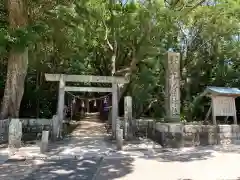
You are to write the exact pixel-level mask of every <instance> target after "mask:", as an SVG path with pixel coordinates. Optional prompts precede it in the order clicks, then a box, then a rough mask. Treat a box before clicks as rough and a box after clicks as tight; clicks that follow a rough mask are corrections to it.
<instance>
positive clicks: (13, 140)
mask: <svg viewBox="0 0 240 180" xmlns="http://www.w3.org/2000/svg"><path fill="white" fill-rule="evenodd" d="M21 139H22V122H21V121H20V120H19V119H11V121H10V124H9V137H8V143H9V148H14V149H15V148H20V147H21Z"/></svg>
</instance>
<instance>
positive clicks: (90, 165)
mask: <svg viewBox="0 0 240 180" xmlns="http://www.w3.org/2000/svg"><path fill="white" fill-rule="evenodd" d="M72 135H73V136H72V137H71V138H69V139H65V140H63V141H61V142H58V143H56V144H54V145H51V147H50V149H51V152H49V153H48V154H47V155H42V154H40V153H39V148H38V147H37V146H36V145H32V146H31V147H24V148H21V149H20V150H19V152H18V153H17V154H16V155H15V156H16V157H17V156H18V157H19V159H20V160H19V161H16V160H15V161H14V160H12V161H11V160H9V161H7V162H6V163H4V164H3V165H1V166H0V179H1V180H19V179H23V180H35V179H36V180H38V179H39V180H40V179H45V180H50V179H55V180H65V179H73V180H74V179H76V180H136V179H138V180H146V179H151V180H159V179H161V180H240V171H239V166H240V146H239V145H232V146H231V145H229V146H227V147H220V146H209V147H198V148H182V149H162V148H157V149H152V148H150V147H149V146H146V148H145V149H144V148H142V149H139V150H137V149H134V150H133V149H131V148H130V149H128V151H118V152H117V151H115V145H111V144H108V143H107V142H106V141H105V140H104V135H105V130H104V125H103V124H101V123H98V122H89V121H83V122H82V123H81V124H80V126H78V128H76V129H75V130H74V132H73V134H72ZM24 154H25V155H24ZM23 156H26V157H28V159H27V160H22V161H21V157H23Z"/></svg>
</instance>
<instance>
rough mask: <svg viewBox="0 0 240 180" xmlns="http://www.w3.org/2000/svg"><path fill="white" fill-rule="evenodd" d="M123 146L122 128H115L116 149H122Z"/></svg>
mask: <svg viewBox="0 0 240 180" xmlns="http://www.w3.org/2000/svg"><path fill="white" fill-rule="evenodd" d="M122 147H123V130H122V129H118V130H117V150H122Z"/></svg>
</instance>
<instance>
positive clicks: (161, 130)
mask: <svg viewBox="0 0 240 180" xmlns="http://www.w3.org/2000/svg"><path fill="white" fill-rule="evenodd" d="M155 139H156V140H157V141H158V142H159V143H160V144H161V145H162V146H164V147H191V146H206V145H217V144H220V145H227V144H238V142H240V141H239V140H240V128H239V126H238V125H217V126H213V125H183V124H174V123H156V134H155Z"/></svg>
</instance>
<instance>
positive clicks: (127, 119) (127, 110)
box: [124, 96, 132, 139]
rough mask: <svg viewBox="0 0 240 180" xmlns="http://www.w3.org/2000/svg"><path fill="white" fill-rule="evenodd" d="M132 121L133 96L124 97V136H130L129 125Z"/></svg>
mask: <svg viewBox="0 0 240 180" xmlns="http://www.w3.org/2000/svg"><path fill="white" fill-rule="evenodd" d="M131 123H132V97H131V96H126V97H124V138H125V139H127V138H128V136H129V131H130V129H129V125H130V124H131Z"/></svg>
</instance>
